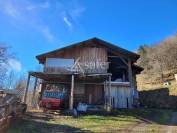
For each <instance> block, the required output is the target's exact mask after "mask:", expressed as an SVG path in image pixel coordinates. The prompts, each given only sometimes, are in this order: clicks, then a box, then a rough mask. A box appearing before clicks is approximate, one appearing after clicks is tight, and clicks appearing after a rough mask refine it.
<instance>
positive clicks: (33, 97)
mask: <svg viewBox="0 0 177 133" xmlns="http://www.w3.org/2000/svg"><path fill="white" fill-rule="evenodd" d="M37 81H38V78H35V82H34V89H33V96H32V105H33V104H34V100H35V94H36V87H37Z"/></svg>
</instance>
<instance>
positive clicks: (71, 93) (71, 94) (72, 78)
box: [69, 75, 74, 110]
mask: <svg viewBox="0 0 177 133" xmlns="http://www.w3.org/2000/svg"><path fill="white" fill-rule="evenodd" d="M73 95H74V75H72V76H71V92H70V103H69V109H70V110H73V100H74V96H73Z"/></svg>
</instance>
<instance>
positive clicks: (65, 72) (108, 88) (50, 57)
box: [24, 38, 143, 109]
mask: <svg viewBox="0 0 177 133" xmlns="http://www.w3.org/2000/svg"><path fill="white" fill-rule="evenodd" d="M36 58H37V60H38V61H39V63H40V64H42V65H43V71H41V72H33V71H30V72H29V75H28V83H27V87H26V93H27V92H28V86H29V80H30V77H31V76H33V77H36V80H37V79H40V81H41V86H42V87H41V98H42V95H43V93H44V91H45V90H56V91H63V92H65V93H66V98H65V102H66V107H67V108H69V109H73V108H74V107H76V106H77V105H78V103H86V104H92V105H105V106H109V107H111V108H132V107H133V106H134V104H135V100H136V99H137V98H138V93H137V87H136V74H139V73H140V72H141V71H142V70H143V69H142V68H141V67H139V66H137V65H135V64H134V63H135V62H136V61H137V59H138V58H139V55H137V54H136V53H133V52H130V51H128V50H125V49H123V48H120V47H118V46H116V45H113V44H111V43H109V42H106V41H104V40H101V39H98V38H92V39H89V40H86V41H82V42H79V43H75V44H72V45H69V46H67V47H64V48H60V49H57V50H54V51H51V52H47V53H44V54H41V55H38V56H36ZM26 96H27V95H25V97H24V101H26Z"/></svg>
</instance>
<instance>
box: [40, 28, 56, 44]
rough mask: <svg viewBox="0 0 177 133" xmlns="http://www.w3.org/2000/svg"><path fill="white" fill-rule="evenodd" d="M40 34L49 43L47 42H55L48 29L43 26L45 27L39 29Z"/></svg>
mask: <svg viewBox="0 0 177 133" xmlns="http://www.w3.org/2000/svg"><path fill="white" fill-rule="evenodd" d="M40 31H41V33H42V34H43V36H44V37H45V38H46V39H47V40H48V41H49V42H53V41H54V40H55V37H54V35H53V34H52V33H51V31H50V29H49V27H47V26H45V27H41V28H40Z"/></svg>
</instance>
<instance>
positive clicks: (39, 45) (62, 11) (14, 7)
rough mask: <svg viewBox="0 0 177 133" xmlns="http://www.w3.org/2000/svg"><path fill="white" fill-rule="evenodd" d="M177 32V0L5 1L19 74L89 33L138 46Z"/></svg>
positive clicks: (1, 20)
mask: <svg viewBox="0 0 177 133" xmlns="http://www.w3.org/2000/svg"><path fill="white" fill-rule="evenodd" d="M176 31H177V0H122V1H121V0H0V42H1V43H5V44H7V45H8V46H11V47H12V48H11V51H12V52H13V53H15V55H16V57H17V59H16V60H12V61H11V67H12V68H13V69H14V70H15V71H16V72H19V73H23V72H25V71H29V70H35V69H36V67H37V65H38V62H37V60H36V58H35V56H36V55H38V54H41V53H44V52H47V51H50V50H54V49H56V48H59V47H63V46H65V45H69V44H71V43H74V42H78V41H82V40H85V39H88V38H92V37H99V38H101V39H104V40H106V41H109V42H112V43H114V44H116V45H119V46H120V47H123V48H126V49H128V50H131V51H136V50H137V48H138V47H139V45H141V44H153V43H157V42H159V41H161V40H162V39H164V38H166V37H168V36H170V35H172V34H175V33H176Z"/></svg>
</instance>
